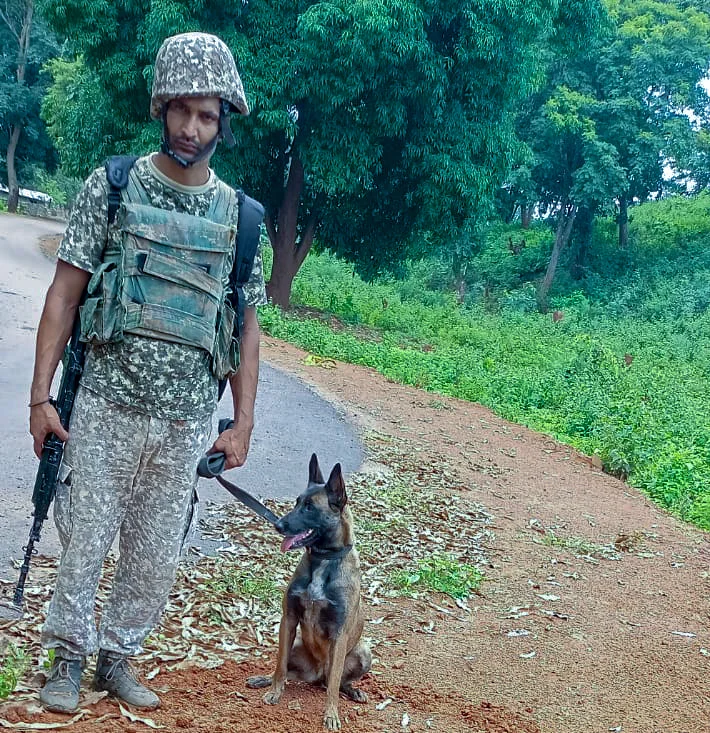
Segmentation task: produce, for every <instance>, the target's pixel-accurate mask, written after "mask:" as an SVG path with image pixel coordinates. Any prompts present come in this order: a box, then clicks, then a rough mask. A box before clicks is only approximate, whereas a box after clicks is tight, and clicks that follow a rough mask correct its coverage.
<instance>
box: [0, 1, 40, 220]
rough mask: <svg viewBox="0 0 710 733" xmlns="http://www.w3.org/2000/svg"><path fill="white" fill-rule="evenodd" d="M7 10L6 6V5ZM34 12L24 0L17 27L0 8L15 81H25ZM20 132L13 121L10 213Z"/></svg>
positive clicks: (14, 195)
mask: <svg viewBox="0 0 710 733" xmlns="http://www.w3.org/2000/svg"><path fill="white" fill-rule="evenodd" d="M5 9H6V11H7V6H6V8H5ZM33 14H34V0H26V2H25V8H24V14H23V15H22V20H21V21H20V24H19V27H16V26H15V22H14V20H15V19H14V17H13V16H12V15H11V14H10V13H8V12H3V11H2V10H0V20H2V21H3V22H4V23H5V25H6V26H7V27H8V29H9V30H10V32H11V33H12V35H13V36H14V37H15V38H16V39H17V70H16V74H15V75H16V77H17V83H18V84H23V83H24V81H25V69H26V67H27V53H28V51H29V48H30V32H31V30H32V16H33ZM21 132H22V122H21V121H19V120H18V121H17V122H14V123H13V124H12V125H11V127H10V141H9V142H8V145H7V188H8V197H7V210H8V211H9V212H11V213H13V214H14V213H15V212H16V211H17V204H18V201H19V198H20V190H19V185H18V183H17V169H16V168H15V151H16V150H17V143H18V142H19V140H20V133H21Z"/></svg>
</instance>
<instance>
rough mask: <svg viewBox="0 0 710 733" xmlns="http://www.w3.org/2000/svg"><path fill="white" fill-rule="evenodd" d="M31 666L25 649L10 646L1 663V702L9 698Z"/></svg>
mask: <svg viewBox="0 0 710 733" xmlns="http://www.w3.org/2000/svg"><path fill="white" fill-rule="evenodd" d="M28 666H29V659H28V657H27V654H26V653H25V651H24V649H22V648H21V647H17V646H15V645H14V644H8V646H7V647H6V649H5V651H4V654H3V658H2V661H1V662H0V700H5V699H6V698H8V697H9V696H10V695H11V694H12V692H13V691H14V690H15V687H17V683H18V682H19V680H20V679H21V678H22V675H23V674H24V673H25V671H26V670H27V667H28Z"/></svg>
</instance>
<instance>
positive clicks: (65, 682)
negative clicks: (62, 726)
mask: <svg viewBox="0 0 710 733" xmlns="http://www.w3.org/2000/svg"><path fill="white" fill-rule="evenodd" d="M83 669H84V660H83V659H64V658H63V657H60V656H59V655H56V656H55V657H54V661H53V662H52V667H51V669H50V670H49V675H48V676H47V681H46V682H45V684H44V687H43V688H42V689H41V690H40V691H39V699H40V702H41V703H42V705H44V707H46V708H47V710H51V711H52V712H53V713H73V712H74V711H75V710H76V709H77V707H79V686H80V685H81V673H82V671H83Z"/></svg>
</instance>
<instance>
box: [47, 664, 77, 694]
mask: <svg viewBox="0 0 710 733" xmlns="http://www.w3.org/2000/svg"><path fill="white" fill-rule="evenodd" d="M70 664H71V663H70V661H69V660H67V659H60V660H59V661H58V662H55V663H54V664H53V665H52V669H51V671H50V673H49V680H50V682H56V681H57V680H61V679H63V680H66V681H67V682H69V683H71V685H72V687H74V688H76V689H77V690H78V689H79V685H78V684H77V682H76V680H75V679H74V678H73V677H72V675H71V667H70Z"/></svg>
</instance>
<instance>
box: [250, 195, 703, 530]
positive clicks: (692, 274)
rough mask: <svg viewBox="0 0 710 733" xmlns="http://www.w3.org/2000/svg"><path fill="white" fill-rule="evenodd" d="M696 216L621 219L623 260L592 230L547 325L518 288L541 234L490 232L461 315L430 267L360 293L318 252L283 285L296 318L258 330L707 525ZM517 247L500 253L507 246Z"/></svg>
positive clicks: (645, 208)
mask: <svg viewBox="0 0 710 733" xmlns="http://www.w3.org/2000/svg"><path fill="white" fill-rule="evenodd" d="M709 204H710V196H708V195H701V196H698V197H696V198H682V197H675V198H669V199H666V200H663V201H660V202H652V203H648V204H644V205H642V206H639V207H637V208H635V209H634V210H633V215H632V219H631V224H630V241H629V245H628V247H627V249H625V250H619V249H618V247H617V245H616V242H615V241H614V238H615V230H614V222H613V221H611V220H601V221H600V222H599V223H598V225H597V226H596V227H595V229H594V235H593V243H592V247H591V252H592V253H593V255H592V256H589V257H588V262H587V265H586V267H585V272H584V276H583V277H581V278H579V279H577V280H575V279H573V278H572V277H571V276H569V275H568V276H567V277H560V278H559V280H558V283H557V286H556V288H555V290H554V291H553V294H552V298H551V309H550V311H549V312H547V313H540V312H539V311H538V310H537V305H536V299H535V288H534V287H533V285H532V281H533V280H534V278H535V277H536V276H537V275H538V272H539V268H540V267H541V266H543V267H544V263H545V261H546V257H548V256H549V250H550V248H551V246H552V235H551V233H550V231H549V229H547V228H545V227H542V226H540V227H539V228H537V229H536V228H533V229H529V230H522V229H521V228H520V227H516V226H505V225H500V226H498V227H497V228H496V227H494V228H492V229H491V230H490V231H489V234H488V236H487V237H486V238H485V241H484V243H483V245H482V248H481V251H480V254H479V255H478V256H477V257H476V258H475V259H474V260H473V262H472V264H471V266H470V268H469V273H470V275H469V281H468V283H467V286H468V287H467V290H468V296H467V298H466V299H465V300H464V302H462V303H458V302H457V300H456V299H455V297H454V294H453V292H452V290H451V289H450V287H448V285H449V280H448V279H447V278H448V275H449V273H447V270H446V266H445V264H444V263H443V262H442V261H441V260H430V261H428V262H420V263H418V264H414V265H411V266H410V268H409V273H408V276H407V277H405V278H404V279H399V280H396V279H393V278H381V279H377V280H373V281H371V282H369V283H366V282H364V281H363V280H361V279H360V278H359V277H358V275H357V274H355V273H354V271H353V268H352V266H351V265H349V264H347V263H346V262H344V261H341V260H338V259H336V258H335V257H333V256H332V255H330V254H327V253H324V252H321V253H318V254H317V255H314V256H312V257H310V258H309V259H308V261H307V262H306V263H305V264H304V266H303V268H302V270H301V272H300V273H299V275H298V277H297V278H296V280H295V281H294V289H293V302H294V304H297V307H295V308H294V309H293V310H292V311H291V312H283V311H281V310H279V309H278V308H275V307H266V308H265V309H263V310H262V311H261V314H260V320H261V323H262V326H263V328H264V329H265V331H266V332H268V333H270V334H271V335H273V336H276V337H278V338H283V339H285V340H288V341H290V342H292V343H295V344H297V345H299V346H300V347H302V348H304V349H306V350H308V351H309V352H311V353H313V354H315V355H317V356H320V357H324V358H332V359H340V360H343V361H348V362H352V363H357V364H363V365H366V366H369V367H372V368H374V369H377V370H378V371H380V372H381V373H382V374H384V375H385V376H386V377H388V378H390V379H393V380H395V381H398V382H402V383H404V384H410V385H414V386H416V387H420V388H423V389H427V390H431V391H433V392H438V393H441V394H446V395H450V396H453V397H458V398H461V399H465V400H472V401H476V402H480V403H482V404H484V405H486V406H488V407H490V408H491V409H493V410H494V411H495V412H496V413H498V414H500V415H501V416H503V417H505V418H506V419H509V420H512V421H515V422H519V423H522V424H524V425H527V426H529V427H531V428H533V429H535V430H538V431H541V432H543V433H547V434H550V435H552V436H554V437H555V438H556V439H558V440H560V441H562V442H565V443H568V444H570V445H572V446H574V447H576V448H578V449H579V450H581V451H583V452H584V453H586V454H588V455H590V456H596V457H597V458H598V460H599V462H600V465H603V467H604V469H605V470H606V471H608V472H609V473H611V474H613V475H616V476H618V477H620V478H622V479H625V480H627V481H628V482H629V483H630V484H631V485H633V486H636V487H638V488H640V489H642V490H643V491H645V492H646V493H647V494H648V495H649V496H650V497H652V498H653V499H654V500H655V501H656V502H658V503H659V504H660V505H661V506H664V507H666V508H668V509H669V510H671V511H672V512H673V513H674V514H676V515H677V516H679V517H681V518H682V519H684V520H687V521H690V522H694V523H695V524H697V525H699V526H700V527H704V528H706V529H710V489H709V488H708V487H709V486H710V428H709V427H708V420H707V416H708V414H709V413H710V396H709V394H708V389H707V383H708V375H709V374H710V315H708V312H707V308H708V304H710V247H709V245H710V213H709V212H710V206H709ZM522 238H525V239H526V242H527V244H526V247H525V250H524V253H522V254H519V255H515V254H513V253H512V252H511V251H510V249H509V248H508V241H509V240H510V239H512V240H513V241H516V242H517V241H520V240H521V239H522ZM574 254H575V253H574V251H573V250H570V254H569V259H570V260H571V259H573V257H574Z"/></svg>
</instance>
